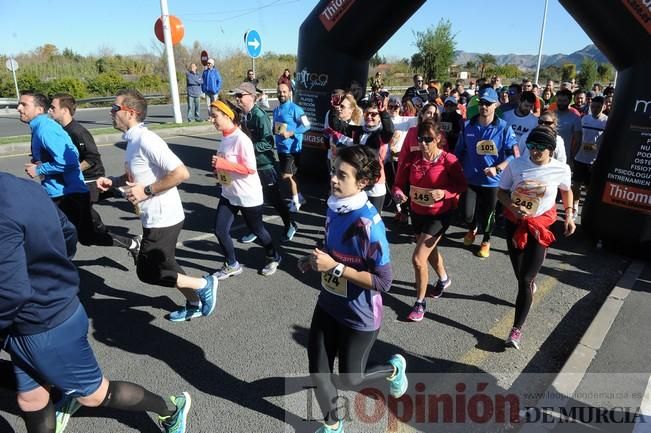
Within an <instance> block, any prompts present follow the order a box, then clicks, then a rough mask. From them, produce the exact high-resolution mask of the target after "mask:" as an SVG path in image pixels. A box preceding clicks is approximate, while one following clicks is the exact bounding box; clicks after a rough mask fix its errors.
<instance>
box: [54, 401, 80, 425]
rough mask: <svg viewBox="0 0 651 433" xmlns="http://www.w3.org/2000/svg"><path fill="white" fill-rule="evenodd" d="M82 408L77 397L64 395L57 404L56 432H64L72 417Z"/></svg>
mask: <svg viewBox="0 0 651 433" xmlns="http://www.w3.org/2000/svg"><path fill="white" fill-rule="evenodd" d="M80 408H81V403H79V402H78V401H77V399H76V398H74V397H70V396H68V395H66V396H64V397H63V398H62V399H61V401H60V402H59V403H58V404H57V409H56V429H55V433H63V431H64V430H65V429H66V427H67V426H68V421H70V418H71V417H72V416H73V415H74V414H75V412H77V411H78V410H79V409H80Z"/></svg>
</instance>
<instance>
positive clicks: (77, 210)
mask: <svg viewBox="0 0 651 433" xmlns="http://www.w3.org/2000/svg"><path fill="white" fill-rule="evenodd" d="M54 202H55V203H56V204H57V206H59V209H61V212H63V213H64V214H66V216H67V217H68V220H69V221H70V222H71V223H72V224H73V225H74V226H75V228H76V229H77V238H78V239H79V243H80V244H82V245H86V246H89V245H100V246H104V247H110V246H117V247H122V248H128V247H129V246H130V245H131V238H128V237H125V236H120V235H116V234H113V233H111V232H109V230H108V229H107V228H106V226H104V223H103V222H102V218H100V216H99V214H98V213H97V212H96V211H95V210H94V209H93V208H92V205H91V195H90V194H89V193H74V194H68V195H64V196H61V197H57V198H55V199H54Z"/></svg>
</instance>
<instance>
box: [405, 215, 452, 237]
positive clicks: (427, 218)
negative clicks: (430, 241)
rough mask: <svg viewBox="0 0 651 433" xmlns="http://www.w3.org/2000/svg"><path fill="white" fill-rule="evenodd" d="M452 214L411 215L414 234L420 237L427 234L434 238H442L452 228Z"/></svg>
mask: <svg viewBox="0 0 651 433" xmlns="http://www.w3.org/2000/svg"><path fill="white" fill-rule="evenodd" d="M450 217H451V212H445V213H443V214H440V215H419V214H417V213H416V212H412V213H411V224H412V225H413V226H414V233H416V235H419V234H421V233H425V234H428V235H432V236H434V237H438V236H441V235H443V234H444V233H445V231H446V230H447V229H448V227H450Z"/></svg>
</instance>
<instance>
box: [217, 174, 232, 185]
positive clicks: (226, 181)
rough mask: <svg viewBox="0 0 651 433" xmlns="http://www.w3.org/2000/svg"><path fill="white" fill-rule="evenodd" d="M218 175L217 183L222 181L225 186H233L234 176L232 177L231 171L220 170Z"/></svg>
mask: <svg viewBox="0 0 651 433" xmlns="http://www.w3.org/2000/svg"><path fill="white" fill-rule="evenodd" d="M216 176H217V183H220V184H222V185H223V186H231V184H232V183H233V178H232V177H231V175H230V173H228V172H226V171H218V172H217V175H216Z"/></svg>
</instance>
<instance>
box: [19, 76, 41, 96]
mask: <svg viewBox="0 0 651 433" xmlns="http://www.w3.org/2000/svg"><path fill="white" fill-rule="evenodd" d="M16 79H17V80H18V88H19V89H20V93H23V92H24V91H26V90H31V91H33V92H39V93H47V87H48V86H47V83H44V82H43V81H41V79H40V78H38V76H37V75H36V74H35V73H33V72H27V73H25V74H21V75H18V76H17V77H16Z"/></svg>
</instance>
